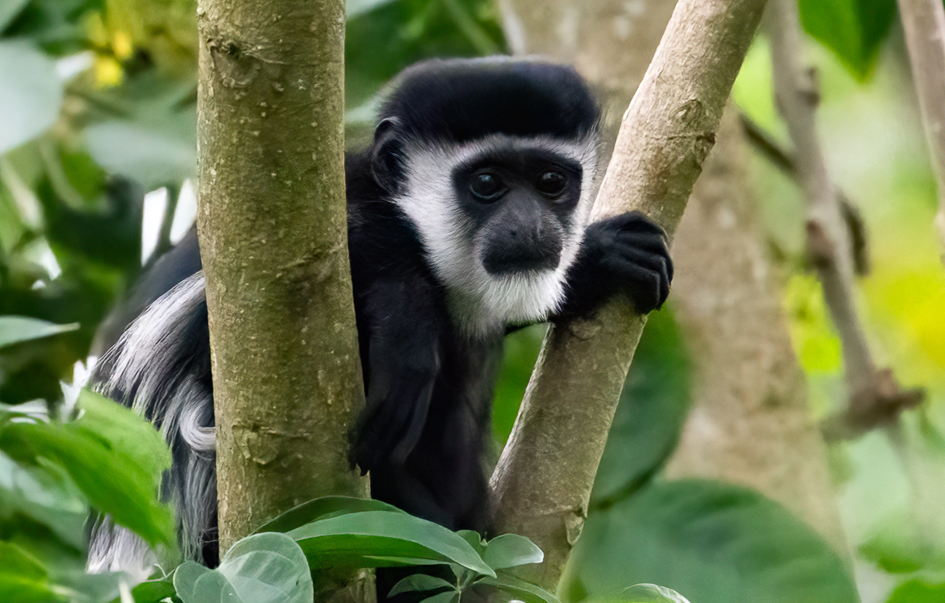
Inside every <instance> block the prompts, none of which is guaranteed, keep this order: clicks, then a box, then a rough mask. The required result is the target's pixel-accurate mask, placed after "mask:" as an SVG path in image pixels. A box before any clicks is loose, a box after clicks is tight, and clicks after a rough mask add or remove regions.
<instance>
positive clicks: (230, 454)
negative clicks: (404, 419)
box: [197, 0, 367, 600]
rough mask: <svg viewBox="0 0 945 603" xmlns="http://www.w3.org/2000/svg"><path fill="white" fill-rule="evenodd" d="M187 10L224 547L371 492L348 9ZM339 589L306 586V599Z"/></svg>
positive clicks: (339, 5) (211, 6)
mask: <svg viewBox="0 0 945 603" xmlns="http://www.w3.org/2000/svg"><path fill="white" fill-rule="evenodd" d="M197 15H198V26H199V36H200V59H199V81H200V84H199V98H198V112H199V113H198V115H199V116H198V146H199V160H200V166H199V182H200V185H199V191H198V197H199V206H198V216H197V218H198V229H199V235H200V246H201V252H202V256H203V262H204V269H205V271H206V275H207V303H208V308H209V315H210V341H211V347H212V350H213V353H212V369H213V382H214V402H215V409H216V426H217V427H216V431H217V476H218V481H219V510H220V540H221V550H224V551H225V550H226V548H227V547H228V546H230V545H231V544H232V543H233V542H234V541H235V540H237V539H239V538H240V537H243V536H245V535H247V534H248V533H249V532H251V531H252V530H253V529H254V528H255V527H256V526H258V525H260V524H261V523H262V522H264V521H266V520H268V519H271V518H272V517H273V516H275V515H277V514H278V513H280V512H282V511H285V510H287V509H288V508H290V507H292V506H294V505H296V504H298V503H301V502H303V501H306V500H308V499H311V498H314V497H317V496H322V495H326V494H348V495H353V496H366V495H367V483H366V480H364V479H362V478H361V477H360V476H359V475H358V474H357V472H355V471H352V469H351V467H350V465H349V463H348V458H347V450H348V439H347V433H348V430H349V428H350V425H351V422H352V420H353V418H354V417H355V413H356V412H357V410H358V408H359V407H360V404H361V403H362V401H363V392H362V381H361V375H360V370H359V364H358V349H357V335H356V331H355V321H354V307H353V302H352V295H351V282H350V270H349V264H348V251H347V240H346V233H347V231H346V212H345V185H344V154H343V148H344V122H343V119H344V86H343V84H344V54H343V51H344V24H345V12H344V2H343V1H342V0H317V1H312V0H264V1H258V0H200V2H199V5H198V8H197ZM350 579H351V577H350V576H347V577H342V578H341V582H342V583H345V582H348V581H350ZM358 584H362V583H358ZM338 586H339V584H338V583H334V584H332V585H328V586H326V585H321V587H323V588H324V589H326V590H322V591H319V588H320V585H316V593H319V592H321V593H325V594H324V595H322V594H317V596H316V599H317V600H328V599H329V598H330V596H329V595H328V594H327V593H326V591H332V590H334V589H336V588H337V587H338ZM362 586H363V584H362ZM352 588H357V585H355V586H353V587H352Z"/></svg>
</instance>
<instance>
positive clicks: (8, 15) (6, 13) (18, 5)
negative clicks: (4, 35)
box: [0, 0, 29, 32]
mask: <svg viewBox="0 0 945 603" xmlns="http://www.w3.org/2000/svg"><path fill="white" fill-rule="evenodd" d="M27 2H29V0H3V1H2V2H0V32H2V31H3V30H4V29H6V27H7V25H9V24H10V21H12V20H13V19H15V18H16V16H17V15H18V14H19V13H20V11H21V10H23V7H24V6H26V3H27Z"/></svg>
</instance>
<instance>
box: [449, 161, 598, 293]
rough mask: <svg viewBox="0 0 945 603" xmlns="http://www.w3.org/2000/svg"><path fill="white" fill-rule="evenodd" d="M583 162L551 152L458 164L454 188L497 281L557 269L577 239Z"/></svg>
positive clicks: (479, 249) (481, 254)
mask: <svg viewBox="0 0 945 603" xmlns="http://www.w3.org/2000/svg"><path fill="white" fill-rule="evenodd" d="M581 175H582V169H581V164H580V163H577V162H575V161H572V160H570V159H568V158H566V157H561V156H558V155H555V154H554V153H549V152H547V151H541V150H537V149H527V150H522V151H517V152H516V151H511V150H507V151H505V152H497V153H490V154H486V155H484V156H480V157H477V158H476V159H475V160H473V161H470V162H467V163H466V164H463V165H460V166H458V167H457V168H456V169H454V171H453V189H454V194H455V195H456V199H457V201H458V203H459V208H460V211H461V212H462V213H463V214H465V216H466V219H467V220H468V221H469V222H470V226H471V234H472V246H473V252H474V254H475V256H476V258H477V259H478V261H479V262H480V263H481V264H482V267H483V268H484V269H485V271H486V273H488V274H489V275H490V276H491V277H493V278H496V279H501V278H503V277H507V276H512V277H514V276H516V275H522V276H527V275H528V274H529V273H536V274H540V273H541V272H548V271H554V270H555V269H556V268H557V267H558V265H559V264H560V263H561V252H562V250H563V249H564V244H565V240H566V239H567V238H569V237H570V236H572V233H573V232H574V230H575V229H574V223H575V221H576V220H577V218H578V216H576V215H575V209H576V208H577V206H578V202H579V201H580V198H581Z"/></svg>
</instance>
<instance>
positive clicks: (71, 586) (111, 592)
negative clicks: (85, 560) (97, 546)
mask: <svg viewBox="0 0 945 603" xmlns="http://www.w3.org/2000/svg"><path fill="white" fill-rule="evenodd" d="M52 578H53V580H54V582H55V583H56V586H57V589H58V591H59V592H66V593H68V598H69V603H102V602H104V601H113V600H115V599H116V598H120V597H121V583H122V581H127V580H128V577H127V575H125V574H124V573H123V572H105V573H99V574H91V573H88V572H86V571H85V570H84V569H75V570H71V571H68V572H65V573H59V572H53V573H52ZM135 603H147V602H146V601H135Z"/></svg>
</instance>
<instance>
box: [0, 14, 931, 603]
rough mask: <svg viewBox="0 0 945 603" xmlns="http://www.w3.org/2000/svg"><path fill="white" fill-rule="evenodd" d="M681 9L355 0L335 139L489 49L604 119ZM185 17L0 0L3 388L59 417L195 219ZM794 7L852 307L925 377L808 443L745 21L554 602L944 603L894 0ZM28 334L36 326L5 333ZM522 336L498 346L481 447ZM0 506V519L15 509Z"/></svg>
mask: <svg viewBox="0 0 945 603" xmlns="http://www.w3.org/2000/svg"><path fill="white" fill-rule="evenodd" d="M673 4H674V3H673V2H671V1H670V0H638V1H632V2H615V1H609V0H596V1H594V2H589V1H578V0H560V1H556V2H549V3H536V2H527V1H525V0H522V1H520V2H519V1H515V2H513V1H511V0H502V1H499V2H497V3H493V2H490V1H489V0H397V1H394V0H350V1H349V2H348V31H347V42H346V44H347V57H346V58H347V81H346V85H347V99H348V100H347V105H348V123H349V136H348V140H349V144H350V145H352V146H358V145H359V144H361V143H362V142H363V141H364V140H365V137H366V136H367V135H369V134H370V131H371V126H372V123H371V122H372V113H373V109H374V108H375V107H376V104H377V98H378V94H379V93H380V91H382V88H383V86H384V84H385V83H386V82H387V81H388V80H389V79H390V78H391V77H392V76H393V75H395V74H396V73H397V72H398V71H399V70H400V69H402V68H403V67H405V66H406V65H408V64H410V63H412V62H414V61H416V60H419V59H422V58H426V57H431V56H475V55H484V54H493V53H497V52H516V53H523V52H539V53H544V54H550V55H552V56H554V57H556V58H558V59H560V60H564V61H568V62H571V63H573V64H575V65H576V66H577V67H578V68H579V69H580V70H581V71H582V72H583V73H584V74H585V75H586V76H587V77H588V78H589V79H590V80H591V81H592V82H593V83H594V84H595V86H597V87H598V89H599V90H600V91H601V98H602V100H603V101H604V102H605V105H606V106H607V107H608V113H607V117H606V119H605V127H607V128H608V129H612V128H613V126H614V125H615V124H616V122H617V121H619V117H620V114H621V113H622V111H623V109H624V108H625V107H626V104H627V101H628V99H629V97H630V95H631V94H632V92H633V90H634V89H635V87H636V85H637V83H638V82H639V79H640V77H641V76H642V73H643V70H644V69H645V67H646V64H647V63H648V61H649V56H650V55H651V54H652V51H653V48H655V44H656V42H657V41H658V39H659V36H660V35H661V33H662V30H663V26H664V25H665V22H666V20H667V19H668V17H669V13H670V11H671V10H672V6H673ZM194 10H195V3H193V2H192V1H191V0H3V2H0V317H11V316H17V317H29V318H32V319H39V320H42V321H45V322H43V323H36V322H31V323H23V322H17V323H14V322H11V321H10V320H9V319H5V318H0V345H3V347H0V401H2V402H5V403H7V404H18V405H19V404H22V403H29V402H32V401H37V400H39V401H43V406H45V407H47V408H48V409H49V410H50V411H52V412H53V413H56V412H57V411H58V409H59V408H60V406H59V401H60V400H61V399H62V393H61V389H60V381H66V382H71V381H72V380H73V378H74V376H75V377H77V378H81V374H82V372H83V369H82V366H81V365H79V366H78V368H77V363H82V362H84V361H85V359H86V357H87V356H88V355H89V354H90V353H92V354H93V355H95V354H99V353H101V352H102V351H103V350H101V349H100V346H98V345H96V342H95V341H94V337H95V333H96V329H97V328H98V325H99V324H100V323H101V322H102V321H103V320H105V318H106V316H107V315H108V313H109V312H110V311H111V310H112V309H113V308H114V307H115V306H116V304H117V303H119V302H120V300H122V299H123V298H124V297H125V296H126V295H127V293H128V290H129V288H130V286H131V284H132V283H133V282H134V280H135V278H136V277H137V275H138V274H139V273H140V272H141V270H142V266H147V265H148V263H149V262H150V261H153V258H154V257H156V255H157V254H159V253H160V252H161V251H163V250H166V249H167V248H168V247H169V246H170V245H172V244H173V242H174V241H175V240H177V239H178V238H179V237H180V236H182V234H183V232H184V231H185V230H186V228H187V227H188V226H189V223H190V221H191V220H192V218H193V212H194V209H193V200H192V190H193V186H192V178H193V175H194V173H195V156H196V153H195V142H194V129H195V101H196V81H195V64H196V26H195V15H194ZM799 10H800V19H801V23H802V24H803V26H804V28H805V30H806V32H807V34H808V35H809V36H810V38H808V39H807V40H806V43H805V47H804V54H805V56H804V59H803V60H804V62H805V63H807V64H810V65H812V66H814V67H815V68H816V70H817V73H818V80H819V90H820V98H821V102H820V105H819V108H818V120H819V123H820V139H821V141H822V143H823V149H824V153H825V156H826V161H827V163H828V165H829V167H830V171H831V174H832V177H833V181H834V183H835V184H836V185H837V186H838V187H839V188H841V189H842V190H843V191H844V192H845V194H846V195H847V197H849V198H850V199H851V200H853V202H854V203H855V205H856V206H857V207H858V208H859V211H860V213H861V215H862V224H863V225H864V227H865V232H867V233H868V235H869V238H868V240H869V246H868V255H869V260H870V262H869V263H870V266H871V271H870V272H869V274H868V275H867V276H864V277H862V278H860V279H859V280H858V282H857V285H858V288H857V290H856V296H857V299H858V302H859V304H860V308H861V310H862V313H861V319H862V321H863V323H864V326H865V331H866V333H867V334H868V338H869V343H870V344H871V346H872V348H873V351H874V353H875V354H876V355H877V356H878V357H879V358H880V360H879V363H880V364H882V365H883V366H889V367H891V368H892V370H893V371H894V373H895V375H896V376H897V378H898V380H899V381H900V382H901V383H904V384H907V385H910V386H912V385H916V386H921V387H923V388H924V390H925V396H926V398H925V402H924V403H923V404H922V406H921V407H919V408H917V409H915V410H911V411H908V412H905V413H903V414H902V416H901V417H900V418H899V419H898V428H897V429H896V431H895V433H896V437H893V438H891V437H889V435H888V434H889V432H888V429H887V430H872V431H869V432H868V433H866V434H864V435H862V437H859V438H857V439H854V440H849V441H846V440H845V441H836V442H832V443H831V444H830V445H829V447H826V446H825V445H824V444H823V443H822V441H821V440H820V438H819V436H818V433H817V430H816V426H817V424H818V422H819V421H821V420H822V419H825V418H827V417H829V416H832V415H834V414H835V413H837V412H839V411H842V410H843V409H844V408H845V407H846V405H847V400H848V396H849V394H848V392H847V391H846V384H845V382H844V374H843V354H842V349H841V342H840V339H839V337H838V336H837V335H836V332H835V329H834V327H833V326H832V323H831V320H830V317H829V315H828V312H827V310H826V308H825V304H824V301H823V296H822V293H821V289H820V286H819V285H818V283H817V280H816V278H815V277H814V276H812V272H811V271H810V269H809V268H810V266H809V262H808V259H807V257H808V256H807V253H806V241H805V213H806V209H805V204H804V201H803V193H802V191H801V189H800V188H799V187H798V185H797V182H796V181H795V179H794V178H793V177H792V176H791V175H790V174H788V173H787V172H785V170H784V169H783V166H781V167H779V166H778V165H777V164H776V163H775V162H773V161H772V156H771V153H770V150H771V149H766V148H765V147H763V146H762V145H761V144H760V143H759V139H758V137H757V134H758V132H762V133H764V134H766V136H767V140H768V141H769V142H770V141H774V146H775V148H776V149H790V148H791V142H790V138H789V137H788V133H787V128H786V127H785V125H784V122H783V121H782V119H781V118H780V117H779V115H778V110H777V107H776V105H775V103H774V100H773V98H774V96H773V83H772V71H771V69H772V68H771V60H770V42H769V39H768V37H767V36H759V37H758V39H757V40H756V42H755V45H754V48H753V49H752V51H751V53H750V54H749V57H748V59H747V60H746V63H745V66H744V68H743V70H742V74H741V76H740V78H739V80H738V82H736V88H735V92H734V105H733V106H732V107H731V110H730V113H731V115H730V119H729V121H728V125H727V126H726V128H727V129H726V130H725V133H724V136H725V138H724V139H720V142H719V145H718V148H716V150H715V152H714V153H713V162H714V163H713V164H711V166H715V167H711V166H707V168H706V173H705V174H703V182H701V183H700V187H699V189H698V190H697V191H696V193H695V195H694V198H693V201H692V202H691V203H690V207H689V210H688V212H687V216H686V220H687V222H686V223H685V224H684V228H681V230H680V232H679V233H678V236H677V241H676V249H675V253H676V256H677V260H678V262H679V271H678V272H677V283H676V286H675V289H674V294H673V296H672V297H671V303H670V307H669V308H668V309H664V310H663V311H662V312H660V313H657V314H656V315H654V316H653V317H652V318H651V320H650V324H649V328H648V329H647V331H646V333H645V335H644V340H643V342H642V343H641V346H640V348H639V349H638V351H637V354H636V358H635V361H634V365H633V367H632V369H631V374H630V377H629V378H628V381H627V386H626V388H625V390H624V394H623V398H622V401H621V406H620V409H619V410H618V415H617V418H616V420H615V422H614V427H613V430H612V434H611V439H610V442H609V444H608V448H607V450H606V451H605V456H604V461H603V462H602V465H601V468H600V472H599V474H598V480H597V485H596V487H595V494H594V499H593V501H592V508H591V510H590V516H589V521H588V524H587V526H586V529H585V533H584V536H583V537H582V539H581V540H580V545H579V548H578V549H577V550H576V552H575V554H574V556H573V559H572V563H571V566H570V568H569V572H568V575H567V577H566V580H565V583H564V587H563V589H562V593H561V594H562V595H563V596H564V597H565V599H566V600H568V601H579V600H583V599H585V598H607V597H609V596H610V595H611V594H612V593H614V592H616V591H619V590H620V589H621V588H622V587H625V586H629V585H630V584H634V583H638V582H654V583H658V584H663V585H665V586H669V587H671V588H674V589H675V590H677V591H679V592H680V593H682V594H683V595H685V596H686V597H688V598H689V599H690V600H691V601H693V602H694V603H706V602H716V601H718V602H723V601H725V602H728V601H739V600H745V601H753V602H769V601H770V602H778V603H782V602H783V603H787V602H805V603H807V602H817V601H824V602H828V601H829V602H843V601H855V600H857V597H858V598H859V599H860V600H862V601H864V602H865V603H878V602H887V601H888V602H890V603H902V602H907V601H908V602H921V603H925V602H933V601H935V602H938V601H942V600H943V598H945V597H943V595H945V508H943V503H942V502H941V501H943V500H945V493H943V492H941V490H942V489H943V488H945V486H943V484H945V479H943V478H945V437H943V435H942V433H943V429H945V404H943V395H945V321H943V320H941V314H942V308H943V307H945V276H943V273H942V266H941V264H940V262H939V257H940V249H939V247H938V243H937V240H936V237H935V233H934V231H933V229H932V227H931V224H932V220H933V216H934V214H935V211H936V199H937V197H936V190H935V181H934V178H933V173H932V171H931V169H930V167H929V161H928V154H927V151H926V149H925V146H924V140H923V139H924V135H923V132H922V126H921V122H920V120H919V115H918V108H917V104H916V100H915V96H914V93H913V86H912V82H911V77H910V72H909V65H908V56H907V53H906V50H905V45H904V42H903V36H902V33H901V31H900V26H899V25H898V15H897V10H896V3H895V1H894V0H872V1H870V0H802V1H801V3H800V7H799ZM739 116H742V117H747V118H750V121H751V122H752V124H753V130H752V133H753V135H755V138H752V139H751V140H749V139H746V137H745V135H744V131H743V129H742V127H741V126H740V123H741V122H740V121H739ZM742 121H744V120H742ZM749 138H750V137H749ZM611 140H612V139H611ZM752 141H753V142H752ZM786 154H787V155H790V151H787V152H786ZM712 182H716V183H718V184H716V185H713V184H712ZM4 320H6V322H3V321H4ZM47 323H51V324H54V325H77V326H76V327H75V328H71V329H68V330H66V329H53V328H49V325H48V324H47ZM25 324H28V326H23V325H25ZM37 325H42V326H45V327H46V328H47V330H46V331H44V332H43V336H42V337H40V338H26V337H23V338H22V339H28V340H26V341H19V340H17V339H16V338H15V337H11V338H8V339H3V335H4V332H5V330H6V332H14V333H15V332H22V330H23V329H27V330H29V329H33V328H35V327H37ZM30 332H33V331H30ZM541 333H542V328H541V327H533V328H531V329H527V330H524V331H522V332H519V333H516V334H515V335H514V336H513V337H512V338H510V341H509V345H508V353H507V362H506V366H505V370H504V376H503V381H502V383H501V384H500V387H499V392H498V397H497V402H496V410H495V432H496V442H497V446H496V450H497V451H498V449H499V448H500V446H501V445H502V443H503V442H504V440H505V438H506V437H507V435H508V433H509V431H510V429H511V424H512V421H513V420H514V417H515V414H516V411H517V407H518V403H519V401H520V400H521V397H522V392H523V391H524V387H525V384H526V383H527V379H528V375H529V373H530V371H531V367H532V365H533V363H534V359H535V356H536V354H537V346H538V343H539V341H540V338H541ZM7 344H8V345H7ZM21 408H29V406H21ZM690 408H691V409H692V411H691V412H690ZM3 488H4V483H3V480H0V500H2V499H3V496H2V493H4V492H5V490H4V489H3ZM2 509H3V507H2V506H0V525H2V522H4V521H7V519H8V518H9V517H14V518H15V517H16V516H15V515H9V514H7V513H6V512H5V511H2ZM9 533H11V532H10V530H8V529H3V530H0V538H3V539H7V538H8V534H9ZM854 585H855V589H854Z"/></svg>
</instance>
